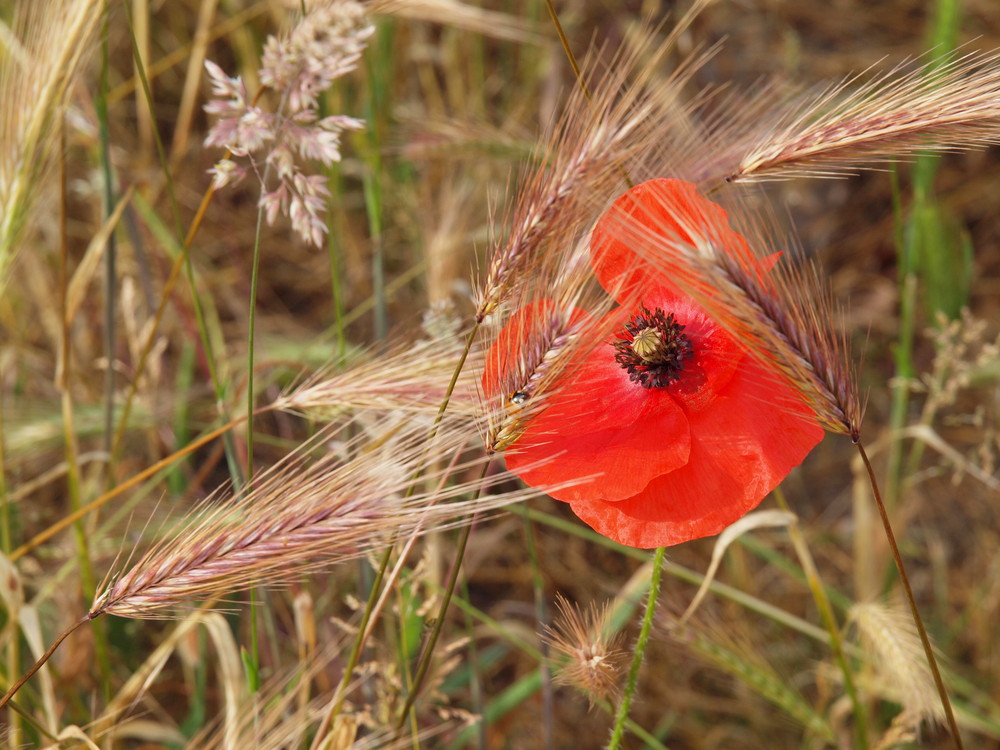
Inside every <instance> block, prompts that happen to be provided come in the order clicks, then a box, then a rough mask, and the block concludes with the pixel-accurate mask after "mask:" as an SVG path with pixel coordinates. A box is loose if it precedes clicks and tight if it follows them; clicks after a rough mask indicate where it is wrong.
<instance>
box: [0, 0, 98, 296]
mask: <svg viewBox="0 0 1000 750" xmlns="http://www.w3.org/2000/svg"><path fill="white" fill-rule="evenodd" d="M102 8H103V4H102V3H100V2H97V0H53V1H52V2H31V3H15V4H14V22H13V25H12V28H7V27H4V26H2V25H0V30H2V31H3V32H5V33H4V34H2V38H0V101H2V102H3V107H2V110H0V288H2V285H3V283H4V281H5V279H6V277H7V272H8V270H9V267H10V264H11V261H12V260H13V258H14V254H15V252H16V247H17V239H18V236H19V234H20V231H21V229H22V228H23V227H24V224H25V221H26V219H27V216H28V213H29V211H30V209H31V205H32V202H33V200H34V199H35V198H36V197H37V196H38V194H39V190H38V181H39V178H40V176H41V174H42V172H43V171H44V168H45V166H46V164H47V162H48V158H49V155H50V153H51V151H52V147H53V145H54V143H55V140H56V137H57V133H58V128H57V124H58V122H59V118H60V117H62V115H63V114H64V112H65V110H66V106H67V103H68V102H67V95H68V93H69V91H70V88H71V87H72V85H73V82H74V80H75V79H76V76H77V73H78V72H79V70H80V65H81V62H82V60H83V59H84V57H85V56H86V55H88V54H89V53H90V52H91V51H92V50H93V49H94V43H93V42H94V36H95V34H96V31H97V25H98V22H99V21H100V19H101V17H102V14H103V11H102Z"/></svg>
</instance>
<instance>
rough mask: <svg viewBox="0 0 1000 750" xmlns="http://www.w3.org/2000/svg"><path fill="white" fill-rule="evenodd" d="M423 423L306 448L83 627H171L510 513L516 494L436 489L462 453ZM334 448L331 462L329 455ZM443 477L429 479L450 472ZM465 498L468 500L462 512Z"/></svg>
mask: <svg viewBox="0 0 1000 750" xmlns="http://www.w3.org/2000/svg"><path fill="white" fill-rule="evenodd" d="M429 426H430V425H429V421H428V420H417V419H413V418H412V417H408V416H407V417H402V418H401V417H399V416H390V417H387V418H385V419H382V420H381V421H379V422H378V423H376V424H375V425H374V426H372V427H369V428H367V430H366V432H365V433H364V434H363V435H362V436H361V437H359V438H356V439H354V440H352V441H349V442H347V443H346V444H340V445H338V444H337V443H336V442H335V440H336V438H337V433H335V432H334V433H331V434H327V435H325V436H322V438H323V439H324V440H325V441H326V443H327V445H326V448H327V450H326V451H325V452H322V454H321V455H320V456H319V457H318V458H316V459H315V460H314V461H312V462H309V461H308V460H307V459H308V456H309V454H312V453H316V452H318V451H319V450H320V448H321V446H320V445H319V441H318V440H317V441H313V442H312V443H309V444H307V445H305V446H303V447H302V448H301V449H300V450H299V451H297V452H296V453H294V454H292V455H291V456H290V457H288V458H287V459H286V460H284V461H283V462H282V463H280V464H279V465H277V466H275V467H273V468H272V469H270V470H269V471H268V472H266V473H265V474H263V475H262V476H260V477H259V478H258V479H257V480H255V484H254V487H253V488H252V489H251V490H249V491H248V492H246V493H244V494H243V495H242V496H241V497H237V498H233V497H222V496H220V497H217V498H216V499H215V501H214V502H210V503H209V504H207V505H206V507H205V508H204V512H203V513H201V514H200V516H199V517H195V518H192V520H190V521H188V522H186V523H184V524H182V525H181V528H180V529H179V530H178V532H177V533H176V534H175V535H173V536H172V537H168V538H166V539H164V540H162V541H160V542H159V543H157V544H156V545H155V546H154V547H153V548H152V549H151V550H150V551H149V552H147V553H146V554H145V555H144V556H143V557H142V558H141V559H140V560H139V561H138V562H137V563H135V564H134V565H132V566H131V567H130V568H129V569H127V570H125V571H124V572H121V573H116V574H114V575H112V576H111V577H110V579H109V580H108V581H107V582H106V583H105V585H104V586H103V588H102V590H101V591H100V592H99V593H98V595H97V596H96V598H95V600H94V604H93V606H92V608H91V610H90V617H91V618H93V617H97V616H98V615H101V614H115V615H120V616H123V617H139V618H150V617H166V616H171V615H172V613H173V612H174V611H175V610H176V609H177V608H178V607H180V606H182V605H183V604H184V603H186V602H190V601H191V600H193V599H212V598H217V597H220V596H223V595H225V594H227V593H229V592H232V591H235V590H240V589H245V588H246V587H248V586H251V585H262V584H271V585H275V584H277V585H281V584H287V583H288V582H290V581H291V580H293V579H294V578H295V577H297V576H299V575H301V574H303V573H304V572H306V571H309V570H312V569H315V568H318V567H321V566H327V565H330V564H333V563H337V562H341V561H343V560H347V559H351V558H355V557H357V556H359V555H362V554H364V553H365V552H367V551H369V550H372V549H375V548H378V547H381V546H384V545H386V544H390V543H392V542H393V541H394V540H395V539H397V538H399V537H405V536H407V535H409V534H414V533H424V532H426V531H430V530H433V529H443V528H450V527H454V526H457V525H461V524H462V523H464V522H465V521H464V520H463V519H464V518H465V517H467V516H468V515H469V514H471V513H472V512H473V511H477V512H479V511H489V510H492V509H496V508H499V507H501V506H503V505H506V504H509V503H512V502H517V501H518V500H520V499H523V497H525V496H526V495H527V494H528V491H524V490H520V491H516V492H510V493H506V494H500V495H490V496H488V497H484V498H481V499H475V498H476V495H477V494H478V493H479V492H480V491H481V490H483V489H484V488H486V487H489V486H492V485H493V484H495V483H496V482H499V481H501V480H502V479H504V475H502V474H499V475H495V476H494V477H493V478H491V479H486V480H477V481H465V482H458V483H455V484H452V485H450V486H443V485H444V483H445V480H446V479H447V478H448V477H449V476H451V474H452V473H453V472H463V471H465V470H467V469H469V468H470V466H469V465H468V464H465V465H457V466H456V465H455V464H456V462H457V461H458V459H459V457H460V454H461V451H462V449H463V447H464V445H465V442H466V441H467V439H468V438H467V436H468V430H467V429H463V428H462V425H461V423H459V424H458V426H456V425H455V424H454V423H452V422H449V421H448V420H445V421H444V422H442V424H441V425H439V427H438V428H437V431H436V436H435V437H434V439H433V441H428V435H429V434H430V431H429ZM333 448H337V450H333ZM449 463H451V464H452V466H451V467H450V469H451V471H449V470H447V469H440V468H435V467H436V466H438V465H448V464H449ZM463 496H466V497H470V496H471V498H472V499H465V500H459V499H458V498H461V497H463Z"/></svg>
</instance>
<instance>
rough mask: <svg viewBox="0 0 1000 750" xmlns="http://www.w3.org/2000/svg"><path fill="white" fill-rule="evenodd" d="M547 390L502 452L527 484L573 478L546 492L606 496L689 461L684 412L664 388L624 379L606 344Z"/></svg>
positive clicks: (635, 488) (636, 487) (564, 496)
mask: <svg viewBox="0 0 1000 750" xmlns="http://www.w3.org/2000/svg"><path fill="white" fill-rule="evenodd" d="M550 393H551V395H550V396H549V401H548V402H547V403H546V404H545V407H544V409H543V410H542V411H541V412H540V413H539V414H537V415H536V416H534V417H532V418H531V421H530V422H529V423H528V425H527V427H526V428H525V431H524V432H523V433H522V435H521V436H520V437H519V438H518V440H517V442H516V443H515V444H514V445H513V446H512V447H511V449H510V450H508V451H507V456H506V458H507V467H508V468H509V469H510V470H511V471H513V472H514V473H515V474H517V475H518V476H520V477H521V478H522V479H523V480H524V481H525V482H526V483H528V484H529V485H531V486H533V487H547V486H553V485H559V484H564V483H566V482H574V484H573V485H572V486H568V487H565V488H563V489H554V490H551V491H550V492H549V494H551V495H552V497H555V498H557V499H559V500H566V501H575V500H581V499H584V498H597V499H600V500H605V501H612V502H613V501H615V500H620V499H622V498H626V497H630V496H632V495H635V494H636V493H638V492H639V491H641V490H642V489H643V488H644V487H645V486H646V485H647V484H648V483H649V481H650V480H651V479H653V478H654V477H657V476H659V475H661V474H663V473H664V472H668V471H672V470H674V469H676V468H678V467H680V466H683V465H684V464H685V463H686V462H687V460H688V453H689V451H690V447H691V433H690V430H689V429H688V420H687V417H686V416H685V413H684V410H683V409H682V408H681V406H680V405H679V404H678V403H677V401H675V400H674V398H673V397H672V396H671V395H670V393H669V392H668V391H667V390H664V389H652V390H649V389H646V388H643V387H642V386H639V385H637V384H635V383H632V382H630V381H629V379H628V374H627V373H626V372H625V371H624V370H622V369H621V367H620V366H619V365H618V364H617V363H616V362H615V361H614V350H613V349H612V347H611V345H610V344H608V343H601V344H599V345H598V346H597V347H596V348H595V350H594V351H593V352H591V353H590V354H589V355H588V356H587V357H586V358H585V359H584V360H583V361H582V363H581V366H580V367H579V368H578V369H577V370H576V371H575V372H572V373H567V375H566V377H565V378H564V380H563V381H562V382H560V383H557V384H556V385H555V387H553V388H552V389H551V391H550ZM577 480H579V481H577Z"/></svg>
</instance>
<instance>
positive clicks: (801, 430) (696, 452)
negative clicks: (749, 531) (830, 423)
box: [572, 358, 823, 548]
mask: <svg viewBox="0 0 1000 750" xmlns="http://www.w3.org/2000/svg"><path fill="white" fill-rule="evenodd" d="M690 419H691V434H692V441H691V452H690V459H689V460H688V462H687V463H686V464H685V465H684V466H682V467H681V468H678V469H676V470H674V471H670V472H667V473H664V474H663V475H662V476H660V477H657V478H656V479H654V480H653V481H651V482H650V483H649V484H648V485H647V486H646V488H645V489H643V490H642V491H641V492H639V493H638V494H636V495H635V496H634V497H630V498H628V499H627V500H624V501H620V502H613V503H612V502H604V501H599V500H593V499H590V500H588V499H586V498H584V497H581V498H579V499H577V500H576V501H574V502H573V503H572V507H573V511H574V512H575V513H576V514H577V515H578V516H579V517H580V518H581V519H582V520H583V521H585V522H586V523H587V524H589V525H590V526H591V527H593V528H594V529H595V530H596V531H597V532H598V533H600V534H602V535H604V536H607V537H609V538H611V539H614V540H615V541H618V542H620V543H622V544H625V545H628V546H630V547H642V548H652V547H662V546H667V545H673V544H680V543H681V542H686V541H688V540H690V539H697V538H699V537H704V536H710V535H712V534H717V533H719V532H720V531H722V529H724V528H725V527H726V526H729V525H730V524H732V523H733V522H734V521H736V520H738V519H739V518H741V517H742V516H743V515H745V514H746V513H747V512H748V511H750V510H752V509H753V508H755V507H756V506H757V505H758V504H759V503H760V501H761V500H762V499H763V498H764V497H765V496H766V495H767V494H768V493H769V492H770V491H771V490H772V489H774V488H775V487H776V486H777V485H778V484H780V483H781V481H782V480H783V479H784V478H785V476H786V475H787V474H788V472H789V471H791V470H792V469H793V468H794V467H795V466H797V465H798V464H799V463H801V462H802V460H803V459H804V458H805V457H806V456H807V455H808V454H809V451H811V450H812V448H813V447H814V446H815V445H816V444H817V443H818V442H819V441H820V440H822V438H823V430H822V429H821V428H820V427H819V425H818V424H816V421H815V418H814V417H813V415H812V412H811V411H810V410H809V409H808V408H807V407H806V406H805V404H804V403H803V402H802V399H801V398H800V397H799V396H798V394H796V393H795V392H793V391H792V390H791V388H790V387H789V386H787V385H785V384H784V383H782V382H778V381H777V380H776V376H774V375H773V374H770V373H769V372H768V371H766V370H765V369H764V368H763V367H762V366H760V365H758V364H757V363H755V362H753V361H752V360H750V359H749V358H748V359H746V360H744V363H743V365H742V366H741V367H740V370H739V372H738V373H737V375H736V376H735V377H734V378H733V380H732V381H731V383H730V385H729V387H728V388H727V389H726V390H725V392H724V393H723V394H721V395H720V396H719V398H718V399H717V400H716V401H715V403H714V404H713V405H712V408H710V409H707V410H705V411H703V412H700V413H697V414H692V415H691V417H690Z"/></svg>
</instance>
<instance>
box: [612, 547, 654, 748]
mask: <svg viewBox="0 0 1000 750" xmlns="http://www.w3.org/2000/svg"><path fill="white" fill-rule="evenodd" d="M666 556H667V548H666V547H660V548H658V549H657V550H656V554H655V555H654V556H653V570H652V573H651V574H650V577H649V598H648V599H647V600H646V614H645V616H644V617H643V618H642V629H641V630H640V631H639V640H638V641H636V644H635V655H634V656H633V657H632V666H631V668H630V669H629V672H628V683H627V684H626V685H625V692H624V693H623V694H622V700H621V703H619V704H618V713H617V714H615V726H614V729H613V730H612V733H611V742H609V743H608V750H618V746H619V745H620V744H621V741H622V736H623V735H624V734H625V723H626V721H627V719H628V712H629V708H630V707H631V705H632V697H633V696H634V695H635V688H636V685H637V684H638V683H639V669H640V668H641V667H642V659H643V656H644V655H645V653H646V644H648V643H649V635H650V633H652V631H653V615H654V614H655V613H656V601H657V599H658V598H659V596H660V580H661V579H662V578H663V561H664V559H665V558H666Z"/></svg>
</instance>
